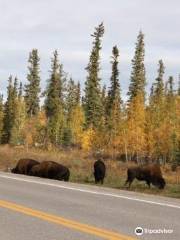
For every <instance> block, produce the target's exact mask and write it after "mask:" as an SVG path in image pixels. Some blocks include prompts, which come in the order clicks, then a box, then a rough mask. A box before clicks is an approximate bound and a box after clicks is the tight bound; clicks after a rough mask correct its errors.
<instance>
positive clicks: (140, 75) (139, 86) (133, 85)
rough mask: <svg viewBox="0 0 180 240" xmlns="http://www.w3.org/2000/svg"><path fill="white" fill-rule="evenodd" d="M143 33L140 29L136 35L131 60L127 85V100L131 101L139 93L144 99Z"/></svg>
mask: <svg viewBox="0 0 180 240" xmlns="http://www.w3.org/2000/svg"><path fill="white" fill-rule="evenodd" d="M144 56H145V49H144V34H143V33H142V32H141V31H140V32H139V35H138V37H137V43H136V49H135V55H134V58H133V60H132V72H131V82H130V86H129V92H128V95H129V102H131V101H132V100H133V99H134V97H136V96H137V95H139V94H141V95H142V97H143V98H144V100H145V85H146V77H145V67H144Z"/></svg>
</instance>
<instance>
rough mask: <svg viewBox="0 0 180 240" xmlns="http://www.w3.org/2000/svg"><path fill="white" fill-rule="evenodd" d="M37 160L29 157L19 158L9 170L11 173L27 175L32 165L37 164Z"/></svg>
mask: <svg viewBox="0 0 180 240" xmlns="http://www.w3.org/2000/svg"><path fill="white" fill-rule="evenodd" d="M38 164H39V162H38V161H36V160H33V159H29V158H23V159H20V160H19V161H18V163H17V165H16V167H15V168H13V169H12V170H11V172H12V173H17V174H25V175H29V172H30V170H31V168H32V167H33V166H36V165H38Z"/></svg>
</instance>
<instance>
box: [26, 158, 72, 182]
mask: <svg viewBox="0 0 180 240" xmlns="http://www.w3.org/2000/svg"><path fill="white" fill-rule="evenodd" d="M30 175H31V176H36V177H43V178H50V179H55V180H60V181H61V180H64V181H69V177H70V171H69V169H68V168H67V167H65V166H63V165H61V164H59V163H57V162H53V161H44V162H42V163H40V164H39V165H37V166H34V167H33V168H32V169H31V171H30Z"/></svg>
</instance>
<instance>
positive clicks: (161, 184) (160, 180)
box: [158, 178, 166, 189]
mask: <svg viewBox="0 0 180 240" xmlns="http://www.w3.org/2000/svg"><path fill="white" fill-rule="evenodd" d="M165 185H166V182H165V180H164V178H159V181H158V188H159V189H164V187H165Z"/></svg>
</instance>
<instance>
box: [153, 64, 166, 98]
mask: <svg viewBox="0 0 180 240" xmlns="http://www.w3.org/2000/svg"><path fill="white" fill-rule="evenodd" d="M164 70H165V67H164V63H163V61H162V60H159V68H158V77H157V78H156V82H155V84H154V95H155V98H156V99H157V101H163V97H164V81H163V76H164Z"/></svg>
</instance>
